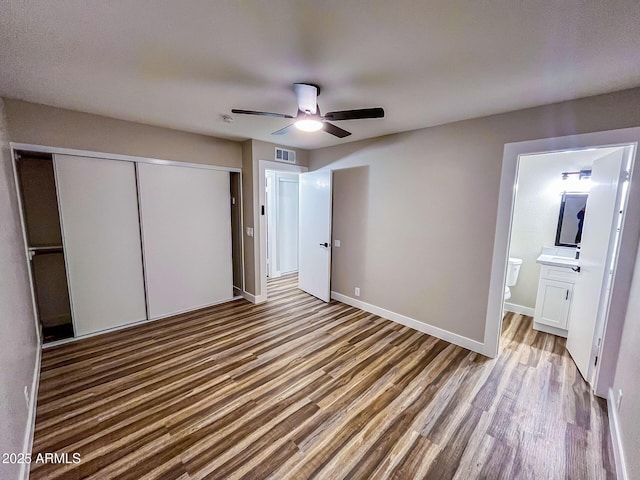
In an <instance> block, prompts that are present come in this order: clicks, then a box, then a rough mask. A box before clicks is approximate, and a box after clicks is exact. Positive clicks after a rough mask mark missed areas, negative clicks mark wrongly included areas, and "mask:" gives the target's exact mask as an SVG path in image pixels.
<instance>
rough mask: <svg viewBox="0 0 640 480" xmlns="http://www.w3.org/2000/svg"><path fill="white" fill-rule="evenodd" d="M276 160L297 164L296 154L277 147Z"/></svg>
mask: <svg viewBox="0 0 640 480" xmlns="http://www.w3.org/2000/svg"><path fill="white" fill-rule="evenodd" d="M276 160H279V161H281V162H287V163H296V152H294V151H293V150H285V149H284V148H280V147H276Z"/></svg>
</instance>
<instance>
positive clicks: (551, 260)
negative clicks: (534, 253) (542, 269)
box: [536, 253, 578, 267]
mask: <svg viewBox="0 0 640 480" xmlns="http://www.w3.org/2000/svg"><path fill="white" fill-rule="evenodd" d="M536 263H541V264H542V265H553V266H555V267H577V266H578V260H577V259H575V258H571V257H565V256H559V255H553V254H545V253H543V254H542V255H540V256H539V257H538V258H537V259H536Z"/></svg>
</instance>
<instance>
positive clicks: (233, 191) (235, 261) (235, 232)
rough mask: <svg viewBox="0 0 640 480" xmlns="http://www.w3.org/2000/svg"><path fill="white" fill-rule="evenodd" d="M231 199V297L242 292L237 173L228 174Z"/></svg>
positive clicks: (239, 193) (239, 187)
mask: <svg viewBox="0 0 640 480" xmlns="http://www.w3.org/2000/svg"><path fill="white" fill-rule="evenodd" d="M229 187H230V199H231V259H232V268H233V296H234V297H237V296H240V295H242V292H243V291H244V261H243V258H242V248H243V247H242V241H243V237H242V178H241V177H240V173H239V172H230V173H229Z"/></svg>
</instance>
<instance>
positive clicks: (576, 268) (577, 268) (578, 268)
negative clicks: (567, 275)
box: [571, 267, 580, 273]
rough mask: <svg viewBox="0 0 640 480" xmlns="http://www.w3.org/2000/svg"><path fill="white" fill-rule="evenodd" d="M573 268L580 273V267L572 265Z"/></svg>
mask: <svg viewBox="0 0 640 480" xmlns="http://www.w3.org/2000/svg"><path fill="white" fill-rule="evenodd" d="M571 270H573V271H574V272H578V273H580V267H571Z"/></svg>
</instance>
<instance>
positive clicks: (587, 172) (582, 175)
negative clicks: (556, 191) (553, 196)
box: [562, 169, 591, 180]
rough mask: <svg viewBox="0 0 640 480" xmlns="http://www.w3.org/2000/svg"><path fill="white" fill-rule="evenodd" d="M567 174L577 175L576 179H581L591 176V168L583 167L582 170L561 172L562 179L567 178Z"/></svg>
mask: <svg viewBox="0 0 640 480" xmlns="http://www.w3.org/2000/svg"><path fill="white" fill-rule="evenodd" d="M569 175H577V176H578V180H583V179H587V178H591V170H589V169H584V170H579V171H577V172H562V179H563V180H566V179H568V178H569Z"/></svg>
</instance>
